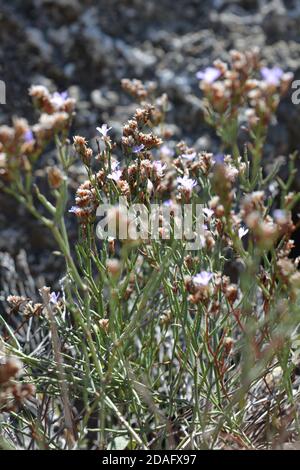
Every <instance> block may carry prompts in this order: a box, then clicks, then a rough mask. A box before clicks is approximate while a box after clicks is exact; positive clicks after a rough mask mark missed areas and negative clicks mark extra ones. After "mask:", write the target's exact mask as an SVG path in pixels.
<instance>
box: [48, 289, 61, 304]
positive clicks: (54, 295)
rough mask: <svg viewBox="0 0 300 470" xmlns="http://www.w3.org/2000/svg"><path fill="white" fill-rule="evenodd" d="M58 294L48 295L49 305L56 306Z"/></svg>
mask: <svg viewBox="0 0 300 470" xmlns="http://www.w3.org/2000/svg"><path fill="white" fill-rule="evenodd" d="M59 296H60V293H59V292H58V293H57V294H56V293H55V292H51V294H50V303H51V304H54V305H56V304H57V302H58V299H59Z"/></svg>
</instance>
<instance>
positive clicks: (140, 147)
mask: <svg viewBox="0 0 300 470" xmlns="http://www.w3.org/2000/svg"><path fill="white" fill-rule="evenodd" d="M144 148H145V145H144V144H141V145H135V146H134V147H133V149H132V152H133V153H140V152H141V151H142V150H144Z"/></svg>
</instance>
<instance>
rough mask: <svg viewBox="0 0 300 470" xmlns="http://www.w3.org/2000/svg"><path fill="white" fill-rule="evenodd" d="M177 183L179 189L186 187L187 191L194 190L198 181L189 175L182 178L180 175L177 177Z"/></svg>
mask: <svg viewBox="0 0 300 470" xmlns="http://www.w3.org/2000/svg"><path fill="white" fill-rule="evenodd" d="M176 182H177V184H178V185H179V189H184V190H186V191H192V189H193V188H194V187H195V186H196V184H197V181H195V180H193V179H191V178H189V177H188V176H186V175H184V177H183V178H182V177H181V176H179V177H178V178H177V179H176Z"/></svg>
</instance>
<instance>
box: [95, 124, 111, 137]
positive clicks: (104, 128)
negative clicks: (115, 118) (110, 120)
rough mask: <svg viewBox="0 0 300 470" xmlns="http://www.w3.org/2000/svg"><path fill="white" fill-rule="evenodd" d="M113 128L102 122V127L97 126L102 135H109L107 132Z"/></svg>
mask: <svg viewBox="0 0 300 470" xmlns="http://www.w3.org/2000/svg"><path fill="white" fill-rule="evenodd" d="M111 129H112V128H111V127H108V126H107V124H102V126H101V127H96V130H97V131H98V132H99V133H100V134H101V135H102V137H107V134H108V132H109V131H110V130H111Z"/></svg>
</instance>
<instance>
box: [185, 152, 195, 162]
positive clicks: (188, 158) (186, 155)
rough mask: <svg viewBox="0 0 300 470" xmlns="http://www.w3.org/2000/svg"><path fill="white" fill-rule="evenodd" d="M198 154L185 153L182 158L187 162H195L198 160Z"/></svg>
mask: <svg viewBox="0 0 300 470" xmlns="http://www.w3.org/2000/svg"><path fill="white" fill-rule="evenodd" d="M196 155H197V154H196V152H192V153H183V154H182V155H181V157H182V158H184V159H185V160H190V161H191V160H194V158H196Z"/></svg>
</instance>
